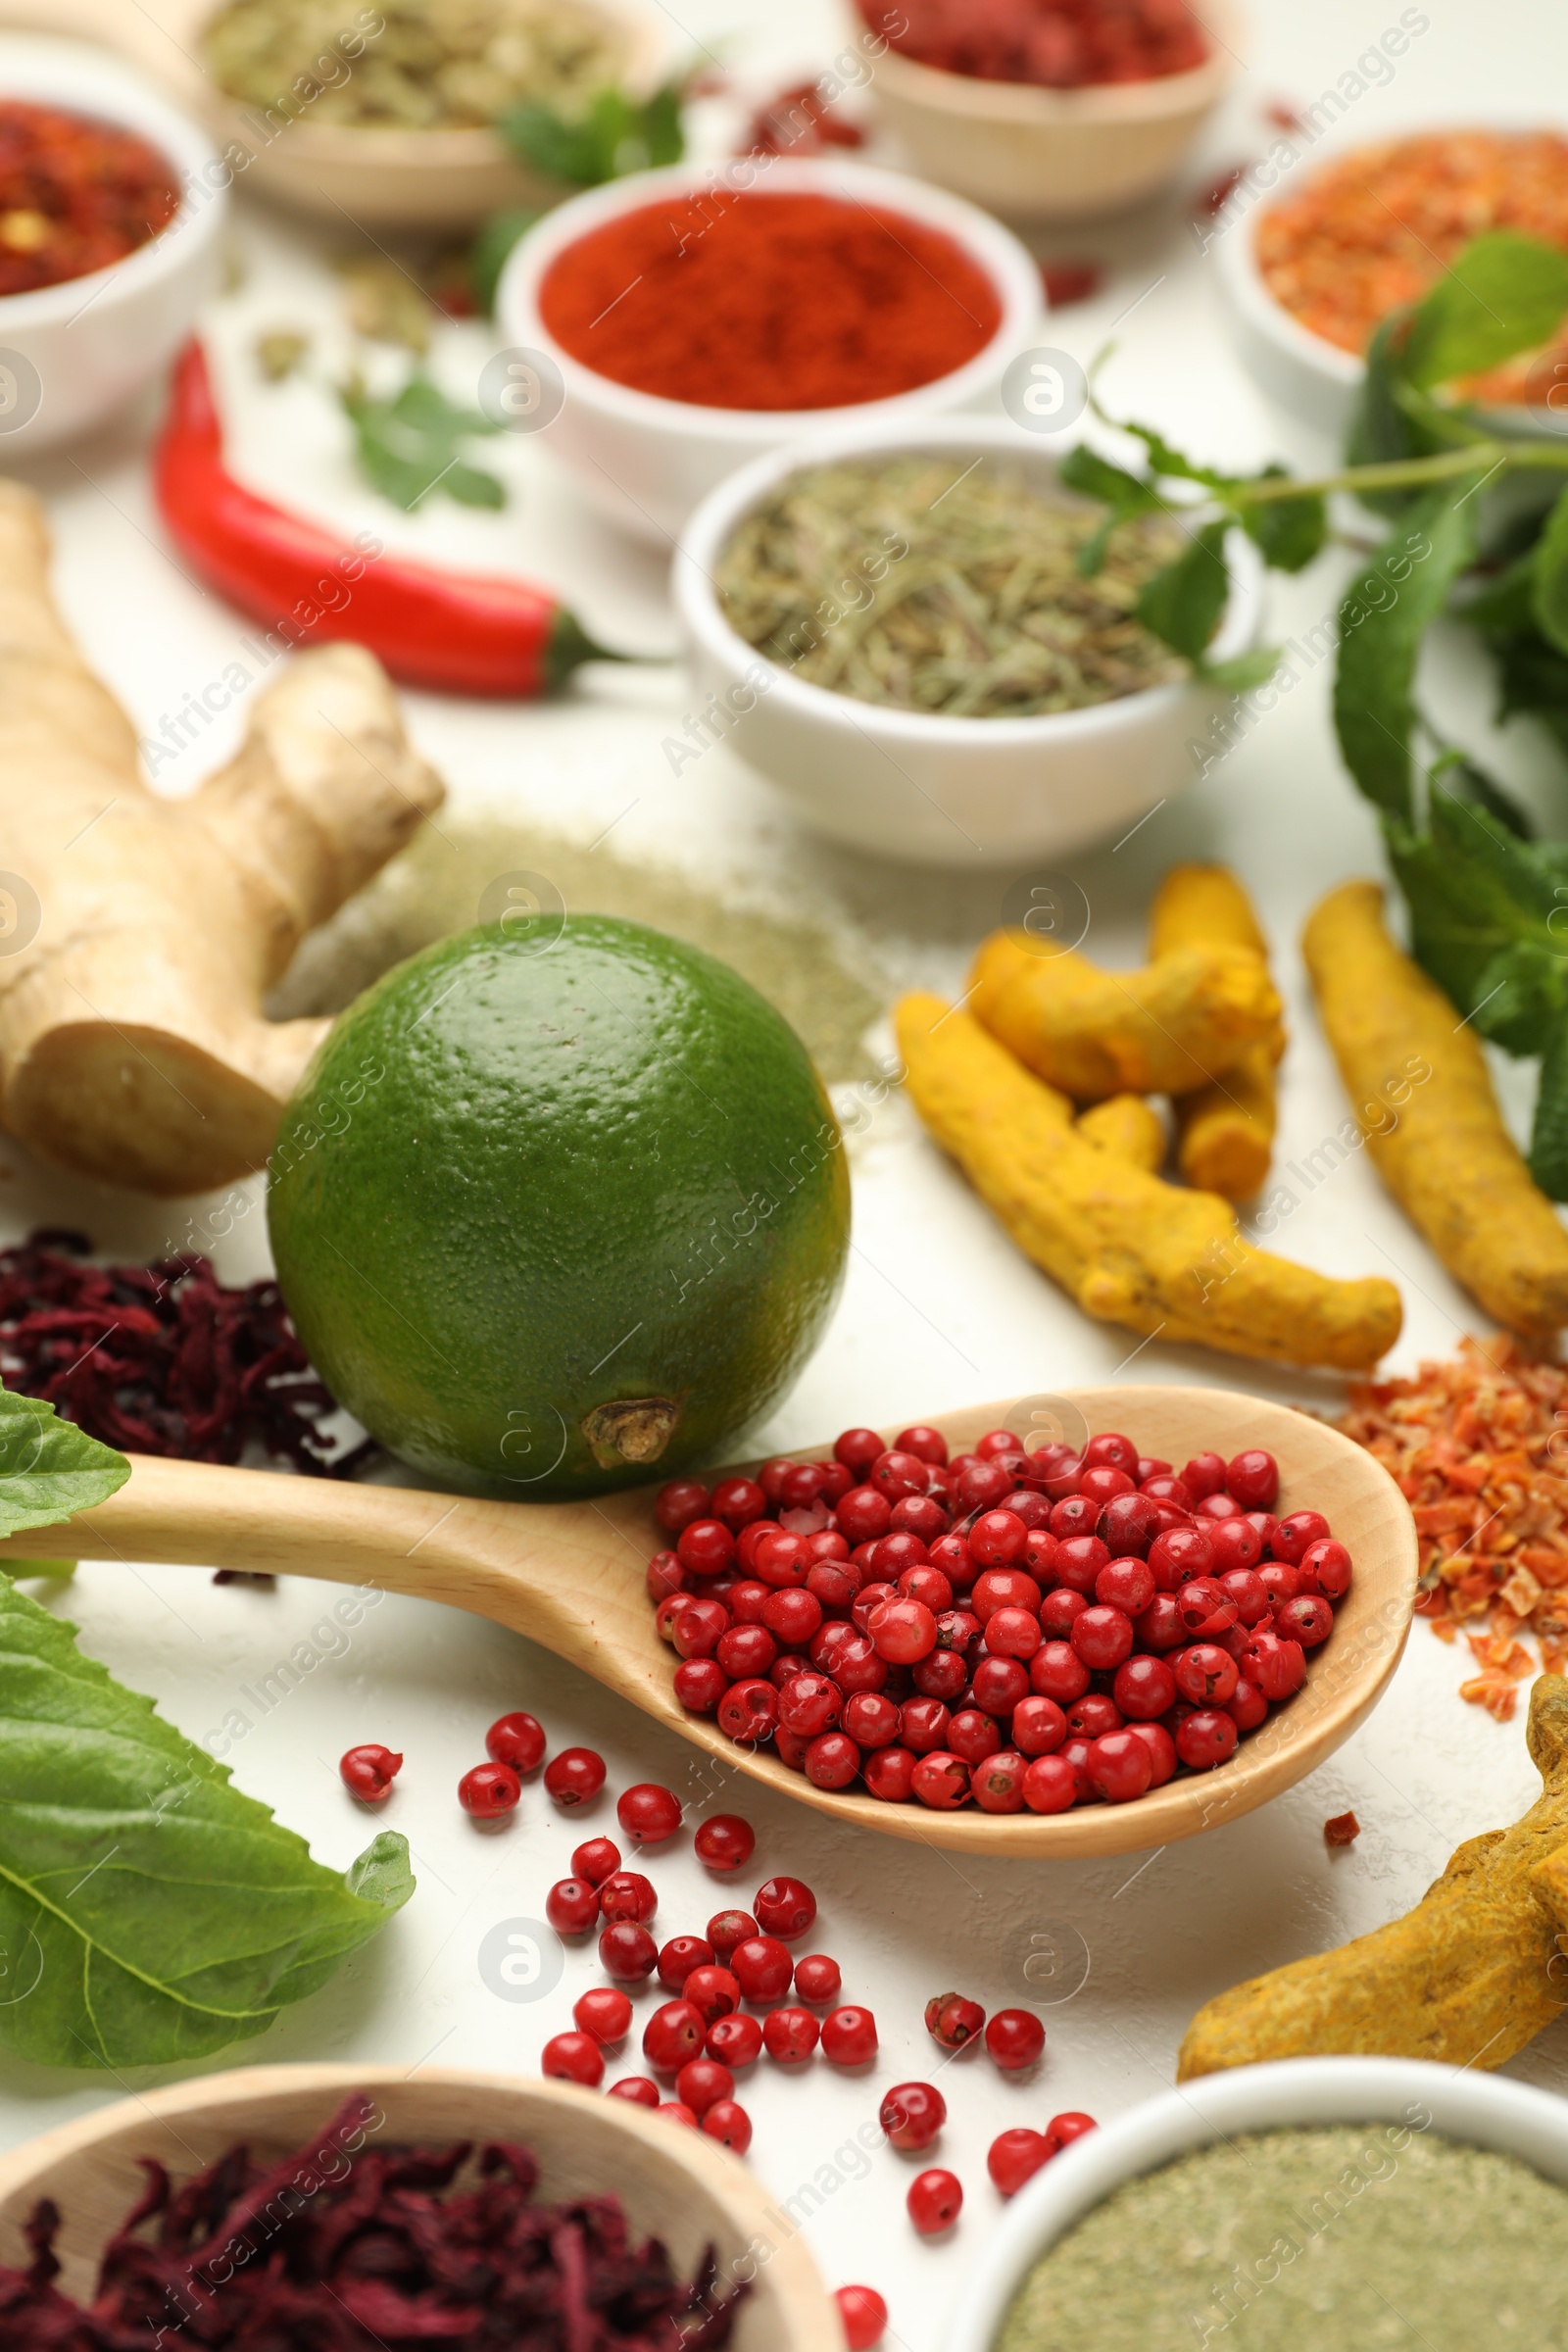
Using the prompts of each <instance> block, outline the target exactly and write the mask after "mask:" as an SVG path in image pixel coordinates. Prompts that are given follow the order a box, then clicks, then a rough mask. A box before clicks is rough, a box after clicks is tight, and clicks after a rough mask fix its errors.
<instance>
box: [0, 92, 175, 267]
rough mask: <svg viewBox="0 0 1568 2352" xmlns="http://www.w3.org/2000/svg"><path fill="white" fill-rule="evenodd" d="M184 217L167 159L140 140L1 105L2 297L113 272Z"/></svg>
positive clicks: (81, 119)
mask: <svg viewBox="0 0 1568 2352" xmlns="http://www.w3.org/2000/svg"><path fill="white" fill-rule="evenodd" d="M178 210H179V188H178V184H177V182H176V181H175V178H174V173H173V169H172V165H171V164H170V162H169V159H168V157H167V156H163V155H160V154H159V152H158V150H157V148H156V147H152V146H149V144H148V142H147V141H146V140H145V139H141V138H138V137H137V136H136V134H135V132H134V131H129V130H124V129H122V128H121V126H120V125H119V124H118V123H101V122H96V121H94V120H93V119H92V118H91V117H89V116H86V115H75V114H70V113H68V112H67V111H66V110H65V109H64V108H61V107H54V106H35V105H32V104H30V103H29V102H28V101H26V100H24V99H20V98H8V99H4V100H0V295H5V294H29V293H32V292H34V291H35V290H36V289H37V288H38V287H39V286H57V285H59V284H61V283H62V281H63V280H65V279H67V278H73V277H85V276H86V275H87V274H88V273H89V271H91V270H105V269H107V268H108V267H109V266H110V264H111V263H113V262H119V261H123V259H124V257H125V255H126V254H127V253H134V252H135V251H136V249H137V247H138V246H141V245H146V244H148V243H149V242H150V241H151V239H152V238H154V237H155V236H157V235H158V233H159V231H160V230H161V229H164V228H167V227H168V226H169V223H170V221H172V220H173V218H174V215H175V214H176V213H177V212H178Z"/></svg>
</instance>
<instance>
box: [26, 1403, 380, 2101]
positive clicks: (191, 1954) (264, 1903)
mask: <svg viewBox="0 0 1568 2352" xmlns="http://www.w3.org/2000/svg"><path fill="white" fill-rule="evenodd" d="M89 1442H90V1441H89ZM0 1789H3V1791H4V1802H3V1804H0V1953H3V1954H4V1956H5V1959H6V1962H7V1974H6V1976H5V1977H4V1978H3V1979H0V2047H4V2048H7V2049H9V2050H11V2051H12V2052H13V2053H14V2054H15V2055H16V2056H17V2057H20V2058H25V2059H29V2060H32V2061H34V2062H36V2063H38V2064H41V2065H47V2066H74V2067H107V2068H112V2069H121V2068H124V2067H127V2066H150V2065H166V2064H169V2063H172V2062H173V2061H181V2060H190V2059H196V2058H204V2057H207V2056H210V2055H211V2054H212V2052H214V2051H215V2050H221V2049H224V2048H226V2047H227V2046H228V2045H229V2043H231V2042H235V2041H242V2040H245V2039H248V2038H249V2037H251V2036H252V2035H254V2034H263V2033H265V2032H266V2031H267V2028H268V2027H269V2026H270V2024H271V2023H272V2021H273V2019H274V2018H275V2017H276V2016H277V2014H278V2012H279V2010H280V2009H282V2008H283V2007H284V2006H285V2005H286V2004H287V2003H289V2002H291V2001H297V2000H301V1999H303V1998H304V1997H305V1996H306V1995H307V1994H308V1993H312V1992H315V1991H317V1990H318V1989H319V1986H320V1985H324V1984H325V1982H326V1980H327V1978H328V1977H329V1976H330V1975H331V1973H332V1971H333V1969H334V1968H335V1967H336V1965H337V1963H338V1961H339V1960H341V1959H342V1958H343V1957H344V1955H345V1954H346V1953H348V1952H352V1951H354V1950H356V1949H357V1948H358V1947H359V1946H360V1945H361V1944H362V1943H364V1942H365V1941H366V1940H367V1938H368V1937H369V1936H373V1935H374V1934H375V1932H376V1930H377V1929H378V1928H379V1927H381V1926H382V1925H383V1924H384V1922H385V1920H386V1918H387V1916H388V1914H389V1912H391V1911H393V1910H395V1909H396V1908H397V1907H398V1906H399V1905H400V1904H401V1903H403V1902H405V1901H407V1899H408V1896H409V1894H410V1893H411V1892H412V1890H413V1885H414V1882H413V1880H412V1878H411V1877H410V1876H409V1873H408V1869H407V1863H406V1851H405V1848H404V1841H403V1839H402V1838H397V1837H396V1836H394V1835H392V1834H391V1833H388V1832H383V1833H382V1834H381V1836H380V1837H378V1838H376V1840H375V1842H374V1844H373V1845H372V1846H371V1847H370V1849H369V1851H368V1854H366V1855H364V1856H362V1858H361V1860H360V1861H359V1862H358V1863H357V1864H356V1865H355V1868H354V1870H353V1871H352V1872H351V1873H350V1874H349V1877H348V1879H347V1880H345V1879H343V1878H341V1877H339V1876H338V1874H337V1873H336V1872H334V1871H330V1870H325V1869H323V1868H322V1867H321V1865H320V1864H319V1863H318V1862H314V1861H312V1859H311V1855H310V1849H309V1848H308V1846H307V1845H306V1843H305V1840H304V1839H303V1838H298V1837H296V1836H295V1835H294V1833H293V1831H292V1830H285V1829H283V1828H282V1827H281V1826H280V1825H279V1824H278V1823H277V1822H275V1821H274V1820H273V1818H272V1815H271V1813H270V1810H269V1809H268V1807H267V1806H266V1805H263V1804H259V1803H257V1801H256V1800H255V1798H254V1797H249V1796H244V1795H242V1794H241V1793H240V1791H239V1790H238V1789H235V1788H234V1787H233V1786H232V1785H231V1783H230V1781H229V1777H228V1773H227V1770H226V1768H225V1767H224V1766H223V1765H221V1764H217V1763H215V1762H214V1761H213V1759H212V1757H211V1756H209V1755H208V1754H207V1753H206V1751H205V1749H203V1748H200V1747H197V1746H195V1745H193V1744H192V1742H191V1741H190V1740H186V1739H185V1738H184V1736H183V1735H182V1734H181V1733H179V1732H177V1731H175V1729H174V1728H173V1726H172V1724H169V1723H166V1722H165V1721H164V1720H163V1718H162V1717H161V1716H160V1715H159V1714H158V1712H157V1710H156V1708H155V1707H154V1705H153V1702H152V1700H151V1699H149V1698H142V1697H140V1696H138V1695H137V1693H136V1692H134V1691H126V1690H124V1689H123V1687H122V1686H121V1685H120V1684H119V1683H117V1682H115V1681H114V1680H113V1679H112V1677H111V1676H110V1675H109V1673H108V1672H107V1670H106V1669H105V1668H104V1667H102V1666H100V1665H99V1664H98V1663H97V1661H96V1660H95V1659H92V1658H88V1657H85V1656H83V1654H82V1652H81V1651H80V1650H79V1649H78V1648H77V1646H76V1642H75V1628H74V1627H73V1626H71V1625H68V1624H65V1623H63V1622H62V1621H61V1620H59V1619H58V1618H56V1617H54V1616H52V1615H51V1614H50V1612H49V1611H48V1610H47V1609H44V1608H40V1607H39V1605H38V1604H37V1602H36V1601H33V1600H29V1599H28V1598H27V1597H26V1596H25V1594H24V1593H19V1592H18V1591H17V1589H16V1587H15V1586H14V1585H13V1584H12V1583H11V1581H10V1579H9V1578H6V1577H3V1576H0Z"/></svg>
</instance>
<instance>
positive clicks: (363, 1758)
mask: <svg viewBox="0 0 1568 2352" xmlns="http://www.w3.org/2000/svg"><path fill="white" fill-rule="evenodd" d="M402 1770H403V1758H402V1757H401V1756H400V1755H398V1754H396V1753H395V1752H394V1750H393V1749H392V1748H390V1747H377V1746H375V1745H374V1744H373V1743H371V1744H369V1745H368V1746H365V1747H351V1748H349V1749H348V1750H347V1751H346V1753H345V1754H344V1755H343V1756H341V1757H340V1758H339V1760H338V1771H339V1773H340V1774H341V1775H342V1780H343V1786H344V1788H345V1789H347V1790H348V1792H349V1794H350V1795H351V1796H357V1797H358V1798H359V1800H360V1802H361V1804H362V1805H379V1804H384V1803H385V1801H386V1799H387V1798H388V1797H389V1796H390V1795H391V1793H392V1783H393V1782H394V1781H395V1780H396V1778H397V1776H398V1774H399V1773H400V1772H401V1771H402Z"/></svg>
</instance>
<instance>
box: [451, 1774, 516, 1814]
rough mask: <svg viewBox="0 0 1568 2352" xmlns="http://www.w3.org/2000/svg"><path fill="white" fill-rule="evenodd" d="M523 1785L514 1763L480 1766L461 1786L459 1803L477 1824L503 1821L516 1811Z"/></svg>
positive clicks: (465, 1778) (467, 1775)
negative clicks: (513, 1765) (514, 1768)
mask: <svg viewBox="0 0 1568 2352" xmlns="http://www.w3.org/2000/svg"><path fill="white" fill-rule="evenodd" d="M521 1795H522V1783H521V1782H520V1781H519V1780H518V1778H517V1776H516V1774H515V1772H514V1771H513V1769H512V1766H511V1765H510V1764H476V1765H475V1766H474V1768H473V1770H472V1771H471V1772H466V1773H465V1774H464V1776H463V1778H462V1780H461V1781H460V1782H459V1783H458V1802H459V1804H460V1805H461V1806H462V1807H463V1810H464V1811H465V1813H468V1814H471V1815H472V1817H473V1819H474V1820H475V1821H501V1820H503V1819H504V1818H505V1816H506V1815H507V1814H508V1813H513V1812H515V1810H516V1807H517V1803H518V1800H519V1799H520V1797H521Z"/></svg>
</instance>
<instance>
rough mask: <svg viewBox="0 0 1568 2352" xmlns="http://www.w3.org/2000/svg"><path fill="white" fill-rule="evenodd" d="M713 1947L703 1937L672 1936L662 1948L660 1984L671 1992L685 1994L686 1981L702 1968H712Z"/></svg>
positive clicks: (660, 1953)
mask: <svg viewBox="0 0 1568 2352" xmlns="http://www.w3.org/2000/svg"><path fill="white" fill-rule="evenodd" d="M712 1965H713V1947H712V1945H711V1943H709V1942H708V1941H707V1940H706V1938H705V1937H703V1936H671V1937H670V1939H669V1941H668V1942H667V1943H665V1944H662V1945H661V1946H660V1952H659V1982H660V1983H661V1985H663V1986H664V1987H665V1988H666V1989H667V1990H668V1991H670V1992H678V1993H684V1991H685V1989H686V1980H687V1978H688V1977H691V1976H693V1975H694V1974H695V1973H696V1971H697V1970H698V1969H700V1968H711V1967H712Z"/></svg>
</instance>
